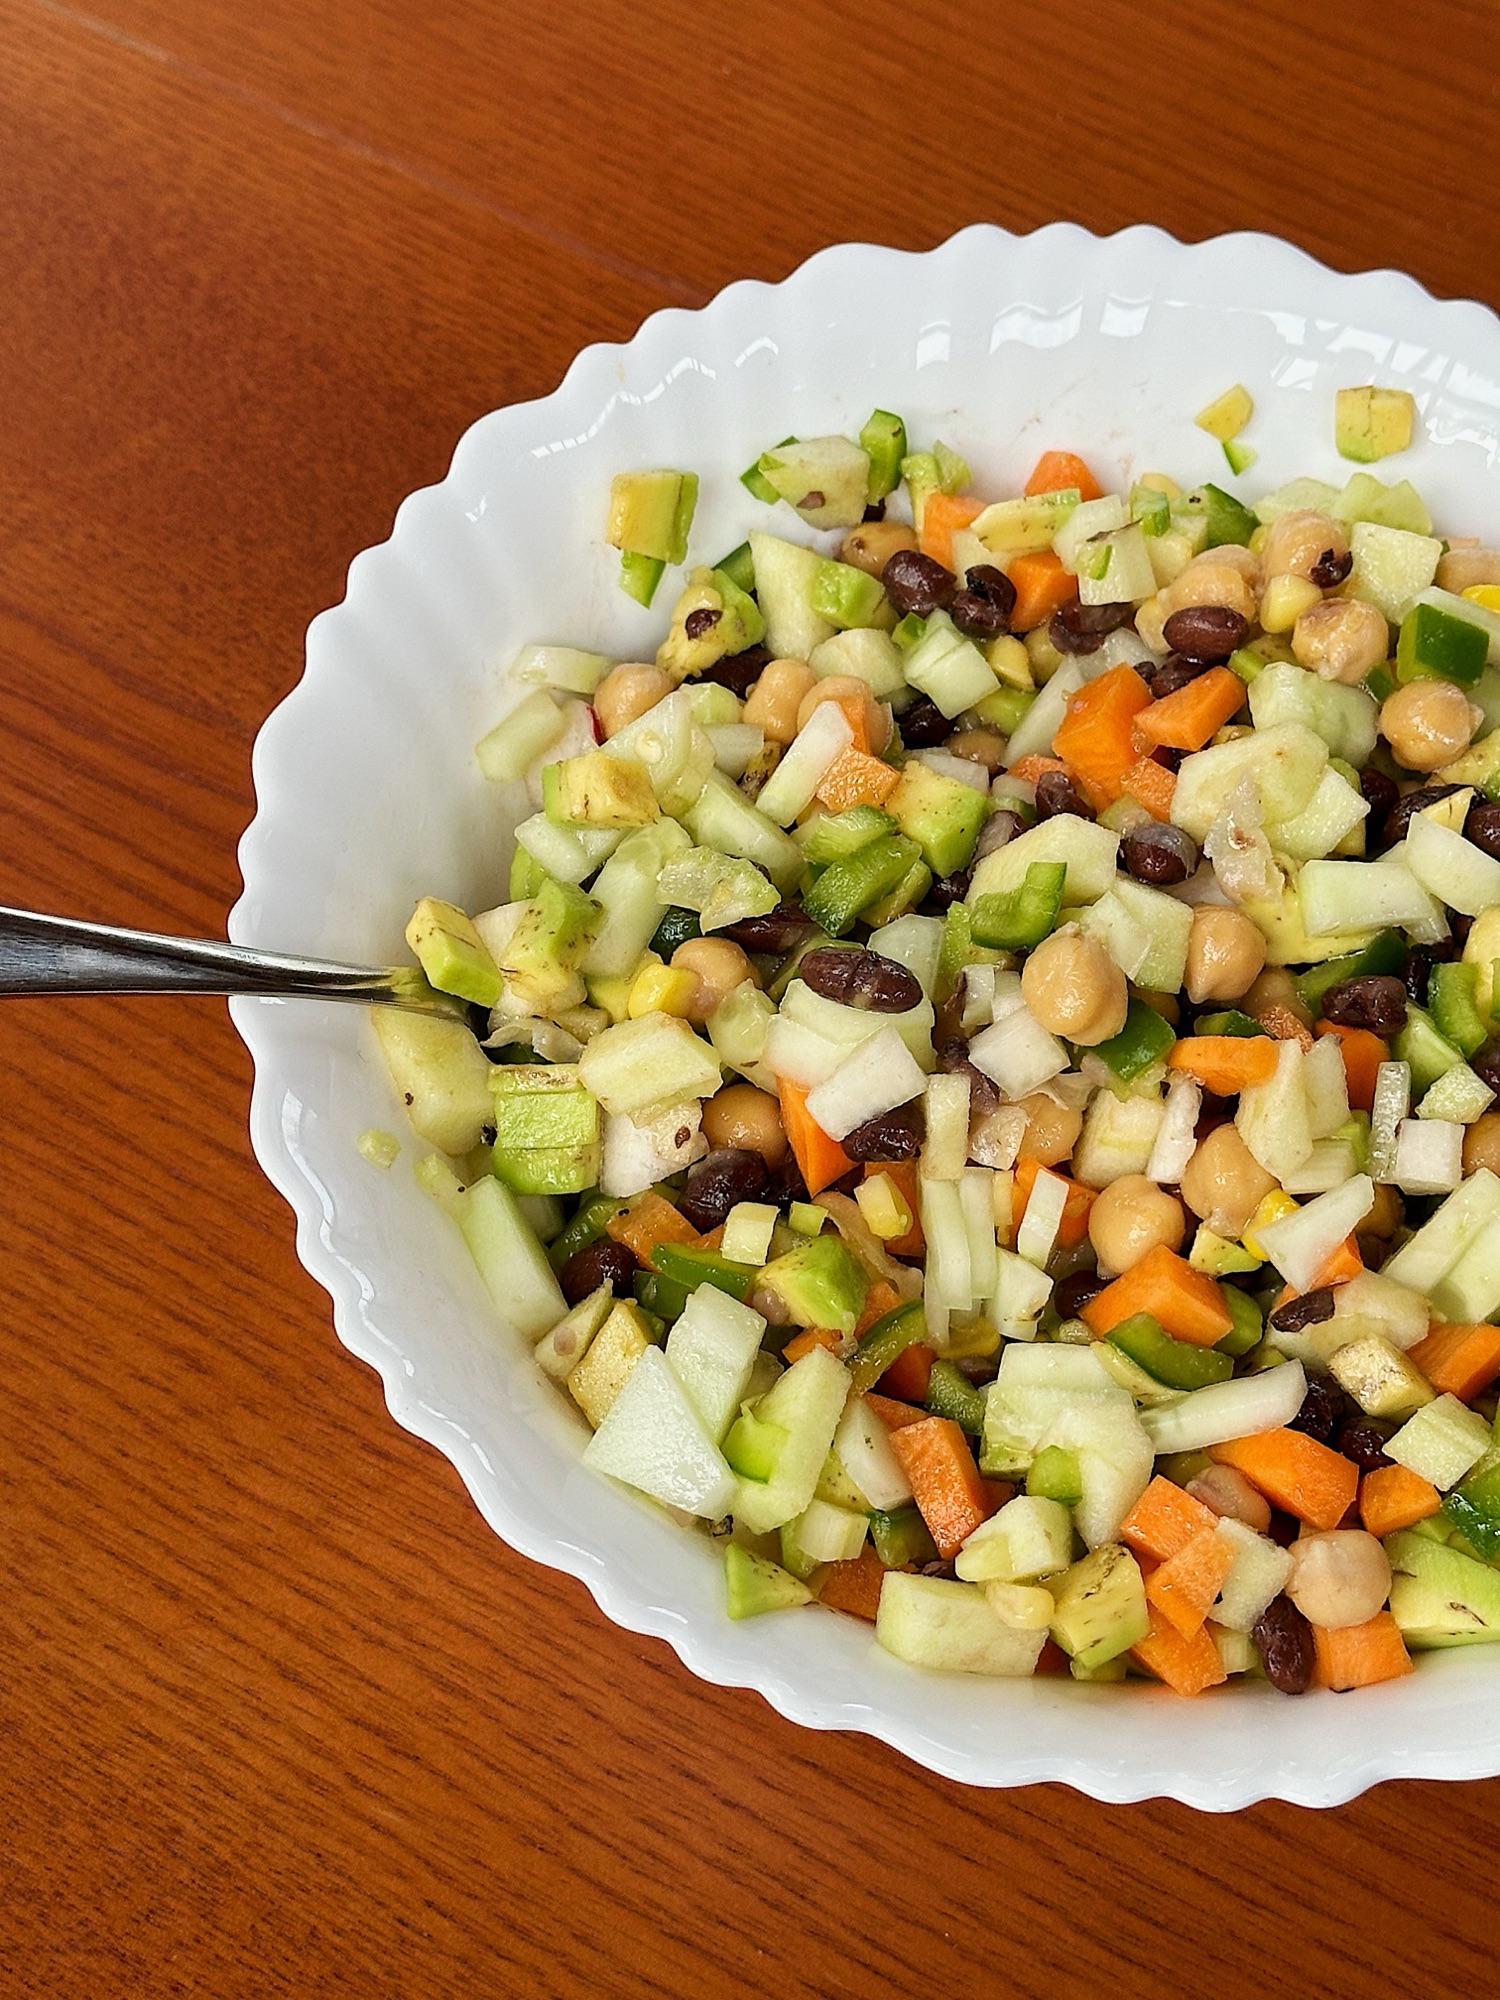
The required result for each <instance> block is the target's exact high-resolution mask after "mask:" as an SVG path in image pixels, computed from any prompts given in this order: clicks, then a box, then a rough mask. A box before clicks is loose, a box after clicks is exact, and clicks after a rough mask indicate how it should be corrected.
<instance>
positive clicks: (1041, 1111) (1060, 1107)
mask: <svg viewBox="0 0 1500 2000" xmlns="http://www.w3.org/2000/svg"><path fill="white" fill-rule="evenodd" d="M1020 1105H1021V1109H1022V1110H1023V1111H1024V1112H1025V1113H1026V1136H1025V1137H1024V1138H1023V1139H1022V1141H1021V1147H1020V1151H1019V1152H1018V1154H1017V1155H1016V1157H1017V1159H1021V1160H1035V1161H1036V1162H1037V1163H1038V1164H1039V1165H1040V1166H1044V1167H1056V1166H1060V1165H1061V1163H1062V1162H1063V1161H1064V1160H1066V1159H1069V1158H1070V1157H1071V1156H1072V1152H1073V1148H1074V1147H1075V1146H1076V1145H1077V1144H1078V1135H1079V1133H1080V1132H1081V1131H1082V1130H1083V1112H1082V1111H1081V1110H1080V1109H1079V1108H1078V1106H1077V1105H1073V1104H1059V1103H1058V1101H1057V1099H1056V1098H1055V1097H1049V1096H1048V1095H1047V1093H1046V1091H1045V1090H1038V1091H1036V1092H1035V1093H1034V1094H1033V1095H1032V1096H1030V1097H1023V1098H1022V1099H1021V1100H1020Z"/></svg>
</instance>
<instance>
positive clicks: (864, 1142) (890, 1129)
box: [843, 1098, 926, 1161]
mask: <svg viewBox="0 0 1500 2000" xmlns="http://www.w3.org/2000/svg"><path fill="white" fill-rule="evenodd" d="M925 1130H926V1126H925V1123H924V1121H923V1117H922V1102H921V1099H920V1098H918V1099H917V1100H915V1101H914V1102H913V1103H911V1104H901V1105H898V1106H897V1107H896V1109H895V1110H894V1111H886V1112H882V1114H881V1115H880V1117H878V1118H868V1119H866V1120H865V1122H864V1124H863V1125H856V1126H855V1128H854V1130H853V1131H852V1132H846V1133H845V1134H844V1139H843V1146H844V1151H845V1152H846V1153H847V1154H848V1155H849V1157H850V1159H851V1160H860V1161H865V1160H874V1161H880V1160H914V1159H915V1158H916V1157H917V1155H918V1154H919V1153H920V1152H921V1150H922V1139H923V1136H924V1133H925Z"/></svg>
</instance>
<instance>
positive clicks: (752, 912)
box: [658, 847, 781, 933]
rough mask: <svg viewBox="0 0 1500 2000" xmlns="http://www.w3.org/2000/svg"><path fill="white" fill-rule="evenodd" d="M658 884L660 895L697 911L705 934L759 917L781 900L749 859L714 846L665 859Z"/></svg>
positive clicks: (695, 849) (690, 849)
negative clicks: (736, 856)
mask: <svg viewBox="0 0 1500 2000" xmlns="http://www.w3.org/2000/svg"><path fill="white" fill-rule="evenodd" d="M658 886H659V888H660V892H661V894H662V895H663V896H666V897H667V898H669V899H670V901H671V902H672V903H674V904H681V905H683V906H684V907H685V908H687V909H689V910H696V911H697V912H698V916H699V921H700V924H701V927H702V929H703V931H704V932H705V933H707V932H709V931H716V930H723V929H724V928H725V927H726V926H727V925H729V924H738V923H743V922H744V920H745V918H746V917H763V916H766V915H767V914H768V913H769V912H770V911H772V910H774V909H775V907H776V905H777V903H778V902H779V901H780V900H781V899H780V897H779V895H778V894H777V892H776V890H775V889H774V888H772V886H771V884H770V883H769V882H768V881H767V880H766V878H765V876H764V875H762V874H761V872H760V870H759V869H758V868H757V867H756V866H755V865H754V863H753V862H750V861H741V860H737V859H735V858H734V857H733V856H731V855H728V854H721V853H720V852H719V850H718V848H716V847H690V848H689V849H688V851H687V853H686V854H679V855H677V856H675V857H674V859H672V860H671V861H669V862H668V863H667V865H666V867H665V868H663V870H662V872H661V876H660V878H659V883H658Z"/></svg>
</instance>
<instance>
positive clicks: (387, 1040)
mask: <svg viewBox="0 0 1500 2000" xmlns="http://www.w3.org/2000/svg"><path fill="white" fill-rule="evenodd" d="M370 1022H371V1025H372V1027H373V1028H374V1030H375V1039H376V1041H377V1042H378V1043H379V1044H380V1052H381V1054H382V1055H383V1056H384V1058H385V1062H386V1067H387V1068H388V1069H389V1071H390V1074H391V1081H392V1083H393V1084H394V1085H395V1088H396V1092H397V1095H398V1096H399V1097H400V1098H401V1099H402V1101H403V1102H404V1103H405V1105H406V1115H407V1117H408V1118H409V1119H410V1120H411V1123H412V1128H413V1130H414V1131H415V1132H416V1133H417V1134H418V1136H419V1137H420V1138H423V1139H425V1140H426V1141H427V1143H428V1145H430V1146H437V1147H438V1148H439V1149H440V1150H441V1151H443V1152H445V1153H453V1154H462V1153H467V1152H469V1151H471V1150H472V1148H473V1147H475V1146H477V1145H478V1144H479V1141H480V1137H481V1135H482V1133H483V1131H484V1128H485V1126H486V1125H488V1124H489V1121H490V1109H491V1103H490V1065H489V1063H488V1061H487V1060H486V1058H485V1054H484V1051H483V1049H481V1048H480V1046H479V1044H478V1042H477V1041H476V1040H475V1039H474V1037H473V1035H472V1034H471V1033H470V1032H469V1028H468V1025H467V1023H465V1022H463V1021H458V1020H447V1019H445V1018H444V1017H443V1016H442V1015H440V1014H415V1013H407V1012H406V1011H405V1010H404V1009H402V1008H398V1007H376V1008H372V1010H371V1013H370Z"/></svg>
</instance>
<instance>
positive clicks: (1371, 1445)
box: [1337, 1417, 1395, 1472]
mask: <svg viewBox="0 0 1500 2000" xmlns="http://www.w3.org/2000/svg"><path fill="white" fill-rule="evenodd" d="M1385 1440H1386V1433H1385V1432H1384V1431H1383V1430H1382V1429H1381V1428H1380V1426H1379V1424H1377V1423H1376V1421H1375V1419H1374V1418H1373V1417H1351V1418H1350V1419H1349V1421H1348V1423H1346V1424H1344V1425H1343V1426H1342V1427H1341V1428H1340V1430H1339V1434H1338V1439H1337V1449H1338V1450H1339V1451H1340V1452H1342V1453H1343V1455H1344V1457H1345V1458H1349V1459H1352V1460H1353V1461H1354V1463H1355V1464H1356V1465H1357V1466H1358V1467H1359V1469H1360V1471H1361V1472H1379V1470H1380V1468H1381V1467H1382V1466H1383V1465H1394V1464H1395V1460H1394V1459H1393V1458H1390V1457H1388V1456H1387V1453H1386V1449H1385Z"/></svg>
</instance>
